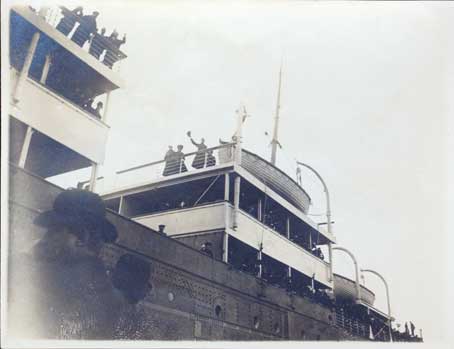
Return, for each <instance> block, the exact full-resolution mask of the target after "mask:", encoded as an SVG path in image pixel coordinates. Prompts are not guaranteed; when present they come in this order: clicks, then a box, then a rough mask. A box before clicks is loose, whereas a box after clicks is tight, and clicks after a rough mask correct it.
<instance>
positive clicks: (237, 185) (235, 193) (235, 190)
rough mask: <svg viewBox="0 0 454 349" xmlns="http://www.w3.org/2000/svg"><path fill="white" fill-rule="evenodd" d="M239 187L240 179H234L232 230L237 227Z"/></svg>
mask: <svg viewBox="0 0 454 349" xmlns="http://www.w3.org/2000/svg"><path fill="white" fill-rule="evenodd" d="M240 187H241V177H240V176H236V177H235V187H234V200H233V205H234V212H233V229H236V228H237V227H238V215H239V211H240V189H241V188H240Z"/></svg>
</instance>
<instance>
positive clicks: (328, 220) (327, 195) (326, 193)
mask: <svg viewBox="0 0 454 349" xmlns="http://www.w3.org/2000/svg"><path fill="white" fill-rule="evenodd" d="M296 163H297V165H301V166H304V167H306V168H307V169H309V170H311V171H312V172H313V173H314V174H315V175H316V176H317V178H318V179H319V180H320V182H322V185H323V190H324V191H325V197H326V224H327V225H328V233H329V235H332V231H331V205H330V200H329V191H328V186H327V185H326V183H325V181H324V180H323V178H322V176H320V174H319V173H318V172H317V171H316V170H315V169H314V168H313V167H312V166H309V165H308V164H305V163H303V162H300V161H297V162H296ZM328 249H329V265H330V267H329V277H330V281H332V280H333V251H332V247H331V242H330V243H329V244H328Z"/></svg>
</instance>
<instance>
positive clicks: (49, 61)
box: [39, 55, 52, 85]
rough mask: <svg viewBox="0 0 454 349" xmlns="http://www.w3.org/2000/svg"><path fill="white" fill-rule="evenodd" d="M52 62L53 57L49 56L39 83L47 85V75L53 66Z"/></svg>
mask: <svg viewBox="0 0 454 349" xmlns="http://www.w3.org/2000/svg"><path fill="white" fill-rule="evenodd" d="M51 60H52V58H51V56H50V55H47V56H46V60H45V61H44V67H43V72H42V73H41V79H40V80H39V82H40V83H41V84H43V85H45V84H46V80H47V75H48V74H49V69H50V66H51V64H52V61H51Z"/></svg>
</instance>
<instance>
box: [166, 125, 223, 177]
mask: <svg viewBox="0 0 454 349" xmlns="http://www.w3.org/2000/svg"><path fill="white" fill-rule="evenodd" d="M186 135H187V136H188V137H189V139H190V141H191V143H192V144H193V145H194V146H195V147H196V148H197V152H196V153H195V154H194V159H193V160H192V164H191V167H192V168H194V169H202V168H205V167H211V166H215V165H216V157H215V156H214V155H213V150H212V149H209V148H208V147H207V145H206V144H205V139H204V138H201V139H200V142H199V143H198V142H196V141H195V140H194V139H193V138H192V135H191V131H188V132H187V133H186ZM226 144H228V143H226ZM224 152H225V151H224ZM222 154H223V153H222ZM186 156H187V155H186V154H185V153H183V145H181V144H179V145H178V146H177V151H175V150H174V149H173V146H171V145H169V149H168V150H167V152H166V154H165V157H164V161H165V166H164V170H163V172H162V174H163V176H170V175H173V174H177V173H182V172H187V171H188V168H187V166H186V163H185V157H186ZM220 156H221V151H220ZM224 157H225V156H224Z"/></svg>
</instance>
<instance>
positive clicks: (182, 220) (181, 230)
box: [133, 202, 332, 287]
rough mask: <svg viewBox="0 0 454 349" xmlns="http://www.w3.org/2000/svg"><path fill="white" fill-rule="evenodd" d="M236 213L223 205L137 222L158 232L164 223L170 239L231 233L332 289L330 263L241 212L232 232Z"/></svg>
mask: <svg viewBox="0 0 454 349" xmlns="http://www.w3.org/2000/svg"><path fill="white" fill-rule="evenodd" d="M233 211H234V208H233V206H232V205H231V204H229V203H226V202H220V203H214V204H207V205H202V206H196V207H191V208H185V209H179V210H173V211H167V212H161V213H156V214H152V215H144V216H140V217H135V218H133V219H134V220H135V221H137V222H139V223H141V224H143V225H145V226H148V227H150V228H152V229H155V230H158V226H159V225H160V224H164V225H165V226H166V228H165V232H166V234H167V235H169V236H172V235H176V234H189V233H194V234H195V233H198V232H207V231H215V230H217V231H221V230H222V231H227V233H228V234H229V235H231V236H233V237H235V238H236V239H238V240H240V241H241V242H243V243H245V244H247V245H249V246H251V247H253V248H255V249H256V250H259V249H260V244H262V246H263V250H262V251H263V253H265V254H266V255H268V256H270V257H272V258H274V259H276V260H278V261H280V262H282V263H284V264H286V265H288V266H290V267H292V268H293V269H296V270H298V271H300V272H301V273H303V274H305V275H307V276H309V277H311V276H312V275H313V274H315V280H317V281H318V282H320V283H322V284H324V285H327V286H329V287H332V282H331V281H330V280H329V264H328V263H326V262H324V261H322V260H321V259H319V258H317V257H315V256H313V255H312V254H311V253H310V252H308V251H306V250H304V249H303V248H302V247H300V246H298V245H297V244H295V243H293V242H291V241H289V240H288V239H287V238H286V237H284V236H282V235H280V234H279V233H277V232H275V231H274V230H272V229H271V228H269V227H267V226H266V225H264V224H263V223H261V222H259V221H258V220H256V219H255V218H253V217H252V216H250V215H248V214H247V213H245V212H243V211H241V210H240V211H239V214H238V227H237V228H236V229H232V228H231V227H230V224H228V223H227V222H232V219H231V218H232V216H233Z"/></svg>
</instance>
